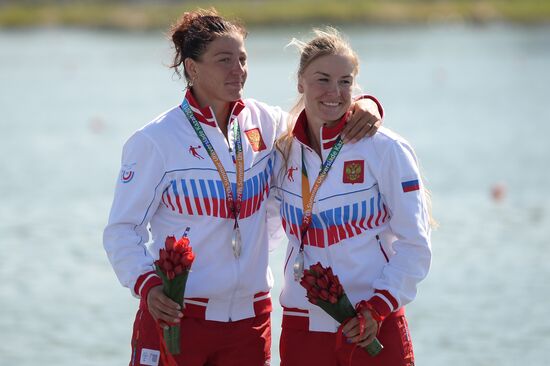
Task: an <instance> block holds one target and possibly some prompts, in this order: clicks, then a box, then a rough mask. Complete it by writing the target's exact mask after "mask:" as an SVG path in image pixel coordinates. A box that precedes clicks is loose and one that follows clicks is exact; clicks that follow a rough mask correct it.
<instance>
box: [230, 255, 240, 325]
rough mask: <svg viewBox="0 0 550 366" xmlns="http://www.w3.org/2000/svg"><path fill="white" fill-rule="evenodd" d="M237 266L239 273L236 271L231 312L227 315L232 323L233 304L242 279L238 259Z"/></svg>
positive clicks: (236, 260)
mask: <svg viewBox="0 0 550 366" xmlns="http://www.w3.org/2000/svg"><path fill="white" fill-rule="evenodd" d="M235 266H236V268H237V271H236V278H237V279H236V282H235V288H234V289H233V293H232V294H231V299H230V300H229V309H228V310H229V311H228V314H227V319H229V322H232V321H233V320H232V319H231V313H233V302H234V301H235V294H236V293H237V290H238V288H239V284H240V278H241V276H240V275H239V267H240V266H239V259H238V258H236V259H235Z"/></svg>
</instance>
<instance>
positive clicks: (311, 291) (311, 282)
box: [300, 262, 383, 356]
mask: <svg viewBox="0 0 550 366" xmlns="http://www.w3.org/2000/svg"><path fill="white" fill-rule="evenodd" d="M300 285H302V287H304V288H305V289H306V291H307V295H306V296H307V299H308V300H309V302H310V303H312V304H314V305H317V306H319V307H320V308H321V309H323V310H324V311H325V312H326V313H327V314H329V315H330V316H331V317H332V318H334V320H336V321H337V322H338V323H340V324H344V323H345V322H346V321H348V320H349V319H351V318H353V317H355V316H357V311H356V310H355V309H354V307H353V306H352V305H351V302H350V301H349V299H348V296H347V295H346V293H345V292H344V288H343V287H342V285H341V284H340V280H339V279H338V276H336V275H334V273H332V268H330V267H328V268H325V267H323V265H322V264H321V263H319V262H317V264H314V265H312V266H310V267H309V269H306V270H304V275H303V276H302V279H301V281H300ZM382 348H383V346H382V344H380V342H379V341H378V339H376V338H375V339H374V341H372V342H371V343H370V344H369V345H367V346H366V347H364V349H365V351H367V353H368V354H369V355H371V356H376V355H377V354H378V353H380V351H382Z"/></svg>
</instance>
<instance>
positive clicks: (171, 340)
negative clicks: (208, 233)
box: [155, 228, 195, 355]
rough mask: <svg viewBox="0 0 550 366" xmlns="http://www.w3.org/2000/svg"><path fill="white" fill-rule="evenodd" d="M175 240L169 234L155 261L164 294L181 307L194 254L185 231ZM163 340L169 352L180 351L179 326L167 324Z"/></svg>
mask: <svg viewBox="0 0 550 366" xmlns="http://www.w3.org/2000/svg"><path fill="white" fill-rule="evenodd" d="M188 231H189V228H187V230H186V231H185V233H184V234H183V236H182V237H181V238H180V239H179V240H177V241H176V238H175V237H173V236H169V237H167V238H166V241H165V248H164V249H161V250H160V253H159V259H158V260H157V261H155V267H156V271H157V274H158V275H159V276H160V278H162V287H163V291H164V294H165V295H166V296H168V297H169V298H170V299H172V300H173V301H175V302H177V303H178V304H180V305H181V306H182V307H183V297H184V294H185V284H186V283H187V276H188V275H189V271H190V270H191V264H193V260H194V259H195V254H193V250H192V248H191V246H190V245H189V239H188V238H187V232H188ZM164 340H165V342H166V347H167V349H168V351H169V352H170V353H171V354H174V355H177V354H179V353H180V326H179V324H176V325H169V326H168V328H167V329H164Z"/></svg>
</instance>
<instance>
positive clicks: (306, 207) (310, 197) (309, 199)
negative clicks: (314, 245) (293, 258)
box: [300, 136, 344, 253]
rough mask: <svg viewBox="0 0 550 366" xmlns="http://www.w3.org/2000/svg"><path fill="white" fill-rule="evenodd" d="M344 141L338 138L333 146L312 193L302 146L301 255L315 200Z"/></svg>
mask: <svg viewBox="0 0 550 366" xmlns="http://www.w3.org/2000/svg"><path fill="white" fill-rule="evenodd" d="M343 145H344V141H342V139H341V138H340V136H338V139H337V140H336V143H335V144H334V146H332V149H331V150H330V153H329V154H328V156H327V159H326V160H325V161H324V163H323V165H322V166H321V171H320V172H319V175H318V176H317V179H316V180H315V182H314V183H313V187H312V188H311V191H310V190H309V179H308V177H307V169H306V164H305V159H304V146H303V145H302V206H303V216H302V225H301V226H300V230H301V239H300V253H301V252H303V251H304V238H305V237H306V233H307V230H308V228H309V226H310V225H311V212H312V210H313V201H314V200H315V195H316V194H317V191H318V190H319V188H320V187H321V184H323V182H324V181H325V179H326V177H327V175H328V172H329V170H330V168H331V167H332V164H334V161H335V160H336V157H337V156H338V154H339V153H340V150H342V146H343Z"/></svg>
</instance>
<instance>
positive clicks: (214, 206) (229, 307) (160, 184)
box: [104, 92, 286, 322]
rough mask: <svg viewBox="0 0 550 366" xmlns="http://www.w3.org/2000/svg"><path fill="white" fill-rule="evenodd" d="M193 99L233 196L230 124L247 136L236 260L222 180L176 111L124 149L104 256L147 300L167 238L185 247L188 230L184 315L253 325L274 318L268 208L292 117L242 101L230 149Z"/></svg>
mask: <svg viewBox="0 0 550 366" xmlns="http://www.w3.org/2000/svg"><path fill="white" fill-rule="evenodd" d="M186 98H187V100H188V102H189V104H190V105H191V108H192V110H193V112H194V114H195V116H196V118H197V119H198V120H199V122H200V123H201V125H202V128H203V129H204V131H205V133H206V135H207V136H208V138H209V140H210V142H211V143H212V145H213V147H214V149H215V151H216V152H217V154H218V156H219V158H220V160H221V162H222V164H223V166H224V167H225V170H226V171H227V175H228V177H229V180H230V181H231V183H232V189H233V195H234V197H235V195H236V183H235V182H236V175H235V163H234V156H233V155H234V148H233V147H234V141H235V139H234V136H233V130H232V124H233V123H239V126H240V128H241V135H242V143H243V150H244V163H245V172H244V174H245V175H244V191H243V201H242V206H241V211H240V215H239V223H240V229H241V235H242V242H243V244H242V251H241V255H240V257H239V259H236V258H235V257H234V255H233V251H232V247H231V236H232V231H233V222H234V220H233V218H232V214H231V213H230V211H229V209H228V206H227V202H226V194H225V191H224V188H223V185H222V182H221V179H220V176H219V174H218V171H217V170H216V168H215V166H214V163H213V162H212V160H211V159H210V157H209V156H208V154H207V152H206V151H205V149H204V148H203V147H202V144H201V141H200V140H199V138H198V137H197V135H196V133H195V131H194V130H193V128H192V126H191V124H190V123H189V121H188V120H187V118H186V116H185V114H184V112H183V111H182V110H181V108H180V107H179V106H178V107H174V108H172V109H170V110H169V111H167V112H165V113H163V114H162V115H160V116H159V117H157V118H156V119H155V120H153V121H152V122H150V123H149V124H147V125H146V126H144V127H143V128H141V129H140V130H138V131H137V132H136V133H135V134H134V135H133V136H132V137H130V139H129V140H128V141H127V142H126V144H125V145H124V149H123V154H122V168H121V171H120V176H119V179H118V182H117V184H116V190H115V197H114V202H113V205H112V208H111V213H110V216H109V223H108V225H107V227H106V228H105V231H104V247H105V250H106V252H107V254H108V257H109V260H110V262H111V264H112V266H113V268H114V270H115V272H116V275H117V277H118V279H119V281H120V282H121V283H122V285H123V286H126V287H129V288H130V289H131V291H132V293H133V294H134V296H137V297H142V296H143V297H145V296H146V294H147V292H148V290H149V289H150V288H151V287H153V286H155V285H158V284H160V283H161V281H160V278H159V277H158V276H157V275H156V274H155V273H154V271H153V270H154V267H153V261H154V260H155V259H157V258H158V255H159V249H160V248H162V247H164V242H165V239H166V237H167V236H170V235H174V236H176V238H179V237H180V236H181V235H182V234H183V232H184V231H185V229H186V227H189V228H190V231H189V234H188V237H189V239H190V244H191V246H192V248H193V251H194V252H195V261H194V263H193V265H192V268H191V273H190V275H189V278H188V282H187V287H186V291H185V303H186V308H185V311H184V313H185V315H186V316H195V317H201V318H204V319H207V320H216V321H224V322H227V321H232V320H233V321H235V320H239V319H245V318H250V317H254V316H257V315H259V314H262V313H265V312H268V311H270V310H271V299H270V294H269V291H270V289H271V287H272V282H273V279H272V275H271V272H270V270H269V267H268V233H267V225H266V220H267V218H266V208H265V205H266V202H267V196H268V193H269V182H270V180H271V173H272V168H273V154H272V150H273V144H274V142H275V139H276V137H277V136H278V135H279V134H280V133H281V131H282V130H283V129H284V128H285V127H286V120H285V119H286V113H284V112H283V111H282V110H280V109H279V108H274V107H269V106H267V105H265V104H263V103H259V102H257V101H255V100H251V99H248V100H244V101H237V102H235V103H234V104H233V105H232V113H231V114H232V116H231V119H230V123H229V125H228V131H229V133H228V140H226V139H225V137H224V135H223V134H222V133H221V131H220V129H219V127H218V125H217V123H216V120H215V117H214V115H213V113H212V110H211V109H210V108H209V107H206V108H203V109H200V108H199V106H198V104H197V103H196V101H195V100H194V98H193V96H192V94H191V93H190V92H187V94H186ZM230 148H231V150H230ZM149 225H150V226H149ZM150 235H151V238H150ZM151 239H152V240H151Z"/></svg>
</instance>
